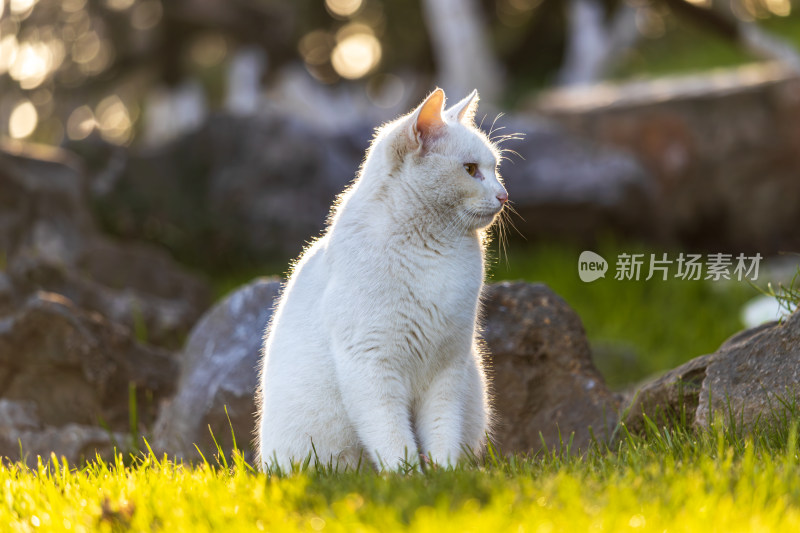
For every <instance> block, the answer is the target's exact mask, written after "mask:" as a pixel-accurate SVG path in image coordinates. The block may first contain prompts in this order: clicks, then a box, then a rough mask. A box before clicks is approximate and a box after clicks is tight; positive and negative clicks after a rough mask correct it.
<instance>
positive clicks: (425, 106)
mask: <svg viewBox="0 0 800 533" xmlns="http://www.w3.org/2000/svg"><path fill="white" fill-rule="evenodd" d="M444 98H445V96H444V91H443V90H441V89H439V88H438V87H437V89H436V90H435V91H433V92H432V93H431V94H430V95H429V96H428V97H427V98H426V99H425V101H424V102H422V103H421V104H420V106H419V107H418V108H417V109H416V110H415V111H414V113H412V115H411V120H410V124H409V126H408V127H409V133H410V134H411V138H412V139H414V140H415V141H416V142H417V143H418V144H419V145H420V146H422V145H423V144H424V143H425V142H428V141H431V140H433V139H435V138H437V137H439V136H440V135H442V134H443V133H444V129H445V123H444V119H443V118H442V111H443V110H444Z"/></svg>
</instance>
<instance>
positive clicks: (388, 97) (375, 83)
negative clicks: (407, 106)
mask: <svg viewBox="0 0 800 533" xmlns="http://www.w3.org/2000/svg"><path fill="white" fill-rule="evenodd" d="M405 93H406V87H405V84H404V83H403V80H401V79H400V78H399V77H398V76H395V75H394V74H377V75H375V76H372V77H371V78H370V80H369V82H368V83H367V97H368V98H369V99H370V101H371V102H372V103H373V104H375V105H376V106H378V107H382V108H391V107H394V106H396V105H398V104H400V103H401V102H402V101H403V97H404V96H405Z"/></svg>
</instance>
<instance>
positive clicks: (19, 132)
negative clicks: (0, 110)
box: [8, 100, 39, 139]
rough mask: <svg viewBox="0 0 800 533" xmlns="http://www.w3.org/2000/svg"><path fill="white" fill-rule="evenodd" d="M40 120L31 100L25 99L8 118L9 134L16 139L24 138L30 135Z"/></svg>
mask: <svg viewBox="0 0 800 533" xmlns="http://www.w3.org/2000/svg"><path fill="white" fill-rule="evenodd" d="M38 122H39V115H38V113H37V112H36V108H35V107H34V106H33V104H32V103H31V101H30V100H23V101H22V102H20V103H19V104H17V106H16V107H15V108H14V110H13V111H12V112H11V116H10V117H9V119H8V134H9V135H10V136H11V137H13V138H14V139H24V138H25V137H28V136H29V135H30V134H31V133H33V130H35V129H36V124H37V123H38Z"/></svg>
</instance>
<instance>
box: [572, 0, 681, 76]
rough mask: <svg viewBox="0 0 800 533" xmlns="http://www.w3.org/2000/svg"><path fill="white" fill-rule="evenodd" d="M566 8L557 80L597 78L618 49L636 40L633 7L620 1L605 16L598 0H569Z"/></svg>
mask: <svg viewBox="0 0 800 533" xmlns="http://www.w3.org/2000/svg"><path fill="white" fill-rule="evenodd" d="M681 1H682V0H681ZM567 10H568V16H567V49H566V55H565V58H564V64H563V66H562V67H561V70H560V71H559V73H558V79H559V82H560V83H561V84H562V85H579V84H584V83H594V82H597V81H599V80H601V79H603V78H605V77H606V76H607V75H608V72H609V71H610V70H611V69H612V68H613V66H614V62H615V61H616V60H617V59H618V58H619V57H620V54H621V52H622V51H623V50H624V49H626V48H629V47H630V46H633V44H634V43H635V42H636V40H637V38H638V36H639V32H638V30H637V28H636V9H635V8H633V7H631V6H629V5H628V4H627V3H626V2H622V3H620V5H619V7H617V9H616V11H615V13H614V15H613V17H610V18H609V17H607V16H606V10H605V6H604V4H603V2H601V1H600V0H570V2H569V4H568V6H567ZM607 19H608V22H606V20H607Z"/></svg>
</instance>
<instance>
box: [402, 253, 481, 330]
mask: <svg viewBox="0 0 800 533" xmlns="http://www.w3.org/2000/svg"><path fill="white" fill-rule="evenodd" d="M401 261H402V260H401ZM398 270H399V271H398ZM394 274H395V275H397V276H398V278H397V280H398V281H399V282H400V283H401V284H402V288H399V290H398V296H402V294H403V293H404V292H405V293H408V295H409V298H408V299H407V301H406V303H407V304H408V307H410V309H409V311H411V312H414V313H417V314H418V315H419V316H420V317H421V318H424V319H425V320H426V321H428V324H429V327H430V328H431V329H434V330H442V333H443V334H444V335H445V336H447V335H449V334H450V333H451V332H450V331H447V329H448V328H453V327H455V328H463V329H469V330H471V329H472V326H473V322H474V320H475V311H476V308H477V302H478V295H479V293H480V289H481V284H482V280H483V265H482V261H481V256H480V250H474V251H473V250H461V251H460V253H458V254H456V253H452V254H440V255H424V256H422V257H415V258H412V260H406V261H405V265H403V266H400V264H399V262H398V264H397V265H396V268H395V272H394Z"/></svg>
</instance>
